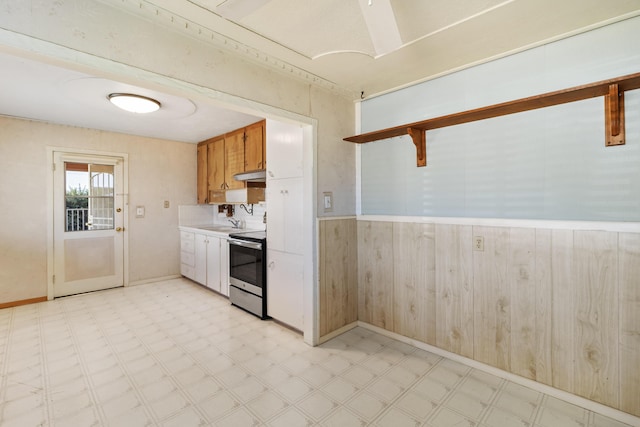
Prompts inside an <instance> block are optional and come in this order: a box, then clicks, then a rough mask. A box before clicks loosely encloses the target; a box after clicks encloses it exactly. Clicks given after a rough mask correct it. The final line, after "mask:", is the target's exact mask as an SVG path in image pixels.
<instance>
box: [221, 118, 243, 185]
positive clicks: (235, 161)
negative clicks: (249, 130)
mask: <svg viewBox="0 0 640 427" xmlns="http://www.w3.org/2000/svg"><path fill="white" fill-rule="evenodd" d="M224 152H225V157H224V169H225V183H226V186H225V188H226V189H227V190H235V189H239V188H245V183H244V182H243V181H236V180H235V179H233V176H234V175H235V174H237V173H240V172H244V128H243V129H238V130H237V131H235V132H232V133H228V134H227V135H226V136H225V148H224Z"/></svg>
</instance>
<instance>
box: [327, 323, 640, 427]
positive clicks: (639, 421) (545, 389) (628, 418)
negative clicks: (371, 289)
mask: <svg viewBox="0 0 640 427" xmlns="http://www.w3.org/2000/svg"><path fill="white" fill-rule="evenodd" d="M357 323H358V325H357V326H361V327H363V328H365V329H368V330H370V331H373V332H377V333H379V334H380V335H384V336H386V337H389V338H392V339H394V340H397V341H400V342H403V343H405V344H409V345H412V346H414V347H417V348H419V349H421V350H425V351H428V352H430V353H433V354H437V355H438V356H442V357H446V358H447V359H450V360H453V361H455V362H459V363H462V364H464V365H467V366H469V367H472V368H475V369H478V370H480V371H484V372H487V373H489V374H492V375H495V376H497V377H500V378H503V379H505V380H508V381H511V382H514V383H516V384H520V385H522V386H525V387H528V388H530V389H532V390H535V391H537V392H540V393H544V394H548V395H549V396H552V397H555V398H557V399H560V400H564V401H565V402H568V403H571V404H573V405H577V406H580V407H582V408H585V409H587V410H589V411H593V412H596V413H598V414H600V415H604V416H605V417H609V418H612V419H614V420H616V421H620V422H621V423H625V424H629V425H631V426H634V427H640V417H636V416H634V415H631V414H628V413H626V412H622V411H619V410H617V409H614V408H612V407H610V406H606V405H603V404H601V403H597V402H594V401H592V400H589V399H585V398H584V397H580V396H576V395H575V394H571V393H569V392H566V391H563V390H559V389H557V388H554V387H551V386H548V385H546V384H542V383H539V382H537V381H533V380H530V379H528V378H524V377H521V376H519V375H515V374H512V373H510V372H507V371H503V370H502V369H498V368H495V367H493V366H489V365H486V364H484V363H482V362H478V361H477V360H473V359H469V358H468V357H464V356H460V355H459V354H455V353H451V352H449V351H446V350H443V349H441V348H439V347H435V346H432V345H429V344H425V343H423V342H421V341H416V340H414V339H411V338H408V337H405V336H403V335H400V334H396V333H395V332H390V331H387V330H385V329H382V328H379V327H377V326H374V325H371V324H369V323H366V322H362V321H358V322H357ZM349 326H351V325H349ZM349 329H351V328H349ZM336 332H338V331H336ZM344 332H346V331H342V332H341V333H344ZM327 336H328V335H327ZM323 338H324V337H323Z"/></svg>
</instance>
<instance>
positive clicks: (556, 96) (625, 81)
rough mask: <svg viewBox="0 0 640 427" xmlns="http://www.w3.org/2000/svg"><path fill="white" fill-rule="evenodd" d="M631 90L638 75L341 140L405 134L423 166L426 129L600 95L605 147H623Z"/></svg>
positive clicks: (636, 86) (636, 84)
mask: <svg viewBox="0 0 640 427" xmlns="http://www.w3.org/2000/svg"><path fill="white" fill-rule="evenodd" d="M635 89H640V73H636V74H629V75H626V76H622V77H618V78H615V79H610V80H603V81H599V82H595V83H591V84H587V85H583V86H576V87H572V88H569V89H564V90H559V91H556V92H549V93H545V94H542V95H536V96H532V97H529V98H522V99H517V100H515V101H508V102H503V103H501V104H494V105H490V106H488V107H482V108H476V109H474V110H467V111H463V112H460V113H455V114H449V115H446V116H440V117H435V118H432V119H427V120H422V121H419V122H415V123H409V124H406V125H401V126H394V127H390V128H386V129H381V130H377V131H374V132H368V133H363V134H360V135H355V136H350V137H347V138H344V140H345V141H349V142H355V143H357V144H363V143H366V142H372V141H378V140H381V139H387V138H393V137H396V136H403V135H409V136H411V138H412V139H413V143H414V144H415V146H416V157H417V163H418V166H419V167H420V166H426V165H427V150H426V138H427V137H426V132H427V131H428V130H430V129H438V128H443V127H447V126H454V125H459V124H463V123H469V122H474V121H478V120H485V119H489V118H492V117H499V116H505V115H508V114H514V113H521V112H523V111H530V110H535V109H538V108H545V107H550V106H552V105H560V104H566V103H569V102H576V101H582V100H584V99H590V98H597V97H600V96H602V97H604V119H605V146H607V147H611V146H616V145H624V144H625V126H624V92H626V91H628V90H635Z"/></svg>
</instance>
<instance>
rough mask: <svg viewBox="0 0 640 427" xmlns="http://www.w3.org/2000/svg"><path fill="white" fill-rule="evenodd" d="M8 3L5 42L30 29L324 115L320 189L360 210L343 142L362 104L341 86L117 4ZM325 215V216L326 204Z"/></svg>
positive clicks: (121, 73)
mask: <svg viewBox="0 0 640 427" xmlns="http://www.w3.org/2000/svg"><path fill="white" fill-rule="evenodd" d="M4 3H6V6H5V8H4V13H2V14H0V28H4V29H6V30H7V31H8V33H7V34H2V33H1V32H0V47H1V45H2V44H3V43H7V44H11V43H16V44H19V42H17V41H15V38H16V37H14V35H26V36H28V37H29V38H33V39H37V40H48V41H51V42H52V43H54V44H56V45H60V46H63V47H65V48H68V49H72V51H79V52H83V53H87V54H90V55H93V56H95V57H96V58H106V59H108V60H110V61H113V63H115V64H118V63H121V64H127V65H129V66H132V67H136V68H137V69H139V70H147V71H151V72H153V73H156V74H157V75H158V76H163V77H169V78H172V79H176V81H177V82H180V81H182V82H187V83H190V84H193V85H197V86H201V87H203V88H209V89H213V90H215V91H219V92H220V98H222V99H224V98H225V96H224V95H225V94H227V95H233V96H234V97H239V98H242V99H247V100H251V101H256V102H258V103H261V104H264V105H267V106H273V107H276V108H278V109H281V110H285V111H287V112H292V113H295V114H298V115H302V116H306V117H311V118H315V119H317V123H318V126H317V135H318V141H317V162H318V163H317V164H318V170H317V188H318V190H319V192H320V194H321V192H322V191H333V193H334V209H333V212H332V213H331V215H353V214H354V213H355V168H354V164H355V145H354V144H351V143H346V142H344V141H342V138H344V137H345V136H348V135H351V134H353V128H354V125H353V124H354V123H355V111H354V106H353V102H352V101H351V100H350V99H346V98H344V97H343V95H341V94H340V93H338V92H335V91H331V90H329V89H325V88H321V87H316V86H312V85H311V84H309V83H308V82H307V81H303V80H299V79H296V78H292V77H291V76H290V75H287V74H288V73H286V72H276V71H273V70H272V69H268V68H265V67H263V66H261V65H260V64H258V63H256V62H253V61H250V60H247V59H241V58H239V57H235V56H232V55H230V54H229V53H228V52H225V51H222V50H220V49H218V48H216V47H215V46H213V45H211V44H205V43H204V42H202V41H200V40H197V39H195V38H191V37H188V36H186V35H184V34H183V33H178V32H176V31H173V30H172V29H169V28H168V27H165V26H162V25H158V24H154V23H151V22H149V21H147V20H144V19H141V18H140V17H137V16H134V15H132V14H129V13H126V12H124V11H123V10H122V8H119V7H118V6H117V5H115V6H113V7H110V6H108V5H107V4H104V3H102V2H99V1H95V0H60V1H55V2H53V1H49V2H47V1H45V2H42V3H43V4H42V5H40V6H39V7H31V2H24V1H23V0H8V1H6V2H4ZM4 3H3V4H4ZM18 38H19V37H18ZM34 45H35V43H32V44H30V43H26V46H25V48H26V49H35V48H34V47H33V46H34ZM48 50H49V51H48V52H37V53H38V55H39V56H42V55H43V54H45V55H47V56H50V57H51V58H52V59H53V60H63V61H64V63H65V65H67V66H73V67H76V68H80V69H82V70H83V71H88V72H90V73H103V74H104V73H105V72H106V71H105V69H104V67H102V66H97V65H94V66H93V67H92V64H90V63H89V64H87V63H84V62H83V63H81V62H82V61H83V60H84V59H83V60H81V59H80V58H79V56H74V55H71V54H70V53H69V52H68V51H65V52H59V51H58V50H57V49H56V48H55V46H52V47H51V48H50V49H48ZM89 62H91V61H90V60H89ZM98 62H99V61H98V60H97V59H96V61H95V63H96V64H97V63H98ZM87 67H88V69H87ZM113 73H115V75H107V77H114V78H116V79H120V80H123V79H125V80H127V82H128V83H133V84H139V85H142V84H144V85H155V86H154V88H155V89H159V90H166V91H171V92H173V93H177V94H181V90H180V87H179V86H180V84H179V83H177V84H176V85H173V87H162V86H158V83H157V82H154V81H149V80H148V79H147V80H146V81H140V80H139V76H138V75H137V73H136V72H135V70H132V69H130V68H127V67H124V68H118V67H115V68H112V70H111V71H110V72H109V73H107V74H113ZM203 97H205V98H206V95H203ZM253 106H255V105H253ZM253 106H252V107H253ZM318 206H320V204H319V202H318ZM318 214H319V215H320V216H322V215H324V214H323V213H322V211H321V210H318Z"/></svg>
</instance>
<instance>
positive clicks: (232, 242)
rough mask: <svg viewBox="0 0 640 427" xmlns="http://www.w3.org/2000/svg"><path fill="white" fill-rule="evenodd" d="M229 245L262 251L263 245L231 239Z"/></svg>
mask: <svg viewBox="0 0 640 427" xmlns="http://www.w3.org/2000/svg"><path fill="white" fill-rule="evenodd" d="M229 244H230V245H237V246H243V247H245V248H251V249H257V250H262V244H261V243H255V242H247V241H246V240H237V239H229Z"/></svg>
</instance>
